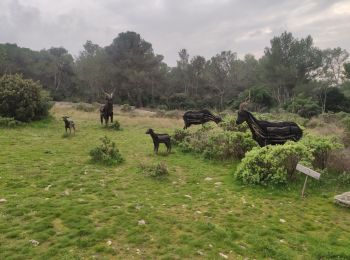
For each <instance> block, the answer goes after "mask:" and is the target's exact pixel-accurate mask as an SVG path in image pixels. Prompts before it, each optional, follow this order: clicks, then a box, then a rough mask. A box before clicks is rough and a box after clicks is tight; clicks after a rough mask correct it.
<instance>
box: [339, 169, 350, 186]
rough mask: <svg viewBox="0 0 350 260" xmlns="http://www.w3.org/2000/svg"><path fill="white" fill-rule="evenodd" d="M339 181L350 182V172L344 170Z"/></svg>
mask: <svg viewBox="0 0 350 260" xmlns="http://www.w3.org/2000/svg"><path fill="white" fill-rule="evenodd" d="M337 181H338V182H340V183H341V184H350V172H342V173H341V174H339V176H338V178H337Z"/></svg>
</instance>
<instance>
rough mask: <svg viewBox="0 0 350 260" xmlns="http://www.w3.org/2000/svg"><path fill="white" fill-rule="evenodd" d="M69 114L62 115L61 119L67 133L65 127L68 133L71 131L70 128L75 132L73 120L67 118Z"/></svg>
mask: <svg viewBox="0 0 350 260" xmlns="http://www.w3.org/2000/svg"><path fill="white" fill-rule="evenodd" d="M68 118H69V116H62V119H63V121H64V128H65V129H66V133H67V129H69V134H71V133H72V129H73V131H74V134H75V124H74V121H73V120H68Z"/></svg>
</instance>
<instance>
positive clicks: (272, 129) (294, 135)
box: [236, 103, 303, 147]
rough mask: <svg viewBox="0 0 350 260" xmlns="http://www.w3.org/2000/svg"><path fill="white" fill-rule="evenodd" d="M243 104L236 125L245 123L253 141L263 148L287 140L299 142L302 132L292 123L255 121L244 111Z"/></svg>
mask: <svg viewBox="0 0 350 260" xmlns="http://www.w3.org/2000/svg"><path fill="white" fill-rule="evenodd" d="M244 105H245V103H242V104H241V105H240V107H239V111H238V117H237V120H236V124H237V125H239V124H242V123H243V122H247V124H248V126H249V129H250V131H251V132H252V135H253V139H254V140H255V141H257V142H258V144H259V145H260V146H261V147H263V146H266V145H269V144H272V145H275V144H284V143H285V142H287V141H288V140H292V141H295V142H296V141H299V140H300V139H301V137H302V136H303V130H302V129H301V128H300V127H299V126H298V125H297V124H296V123H294V122H268V121H263V120H257V119H256V118H255V117H254V116H253V115H252V114H251V113H250V112H248V111H247V110H245V109H244Z"/></svg>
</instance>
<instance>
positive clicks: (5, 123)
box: [0, 116, 23, 128]
mask: <svg viewBox="0 0 350 260" xmlns="http://www.w3.org/2000/svg"><path fill="white" fill-rule="evenodd" d="M21 125H23V123H22V122H20V121H17V120H15V119H14V118H13V117H1V116H0V127H8V128H14V127H17V126H21Z"/></svg>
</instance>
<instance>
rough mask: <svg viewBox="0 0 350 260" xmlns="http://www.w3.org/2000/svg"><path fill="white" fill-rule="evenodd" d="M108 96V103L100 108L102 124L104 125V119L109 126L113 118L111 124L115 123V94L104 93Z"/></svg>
mask: <svg viewBox="0 0 350 260" xmlns="http://www.w3.org/2000/svg"><path fill="white" fill-rule="evenodd" d="M104 93H105V95H106V103H105V104H104V105H102V106H101V107H100V119H101V124H103V119H104V120H105V124H106V125H107V124H108V121H109V118H111V123H113V94H114V92H112V93H111V94H108V93H107V92H104Z"/></svg>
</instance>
